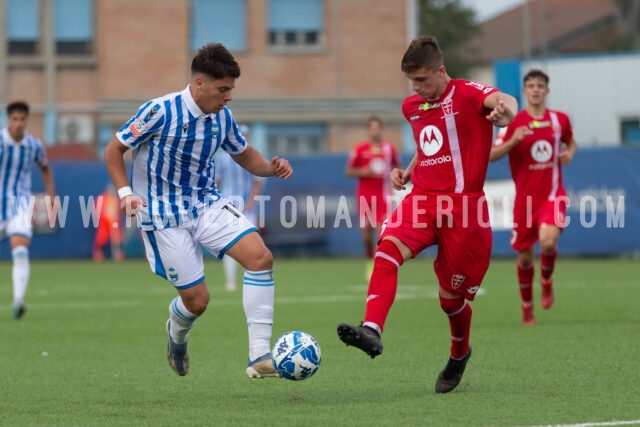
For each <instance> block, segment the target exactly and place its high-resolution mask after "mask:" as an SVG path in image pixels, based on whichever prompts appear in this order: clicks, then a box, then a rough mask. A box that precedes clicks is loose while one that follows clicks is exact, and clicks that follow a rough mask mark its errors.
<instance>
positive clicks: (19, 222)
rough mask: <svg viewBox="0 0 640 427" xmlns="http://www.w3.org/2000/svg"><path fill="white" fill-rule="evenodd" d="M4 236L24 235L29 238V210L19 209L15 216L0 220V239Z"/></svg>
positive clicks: (30, 227)
mask: <svg viewBox="0 0 640 427" xmlns="http://www.w3.org/2000/svg"><path fill="white" fill-rule="evenodd" d="M6 236H9V237H11V236H24V237H26V238H27V239H29V240H31V237H32V236H33V228H32V225H31V212H30V211H28V210H21V211H19V212H18V213H17V214H16V215H15V216H13V217H11V218H9V219H7V220H4V221H0V239H4V238H5V237H6Z"/></svg>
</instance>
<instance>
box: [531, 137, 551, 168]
mask: <svg viewBox="0 0 640 427" xmlns="http://www.w3.org/2000/svg"><path fill="white" fill-rule="evenodd" d="M551 156H553V147H551V144H550V143H549V141H545V140H544V139H540V140H538V141H536V142H534V143H533V145H532V146H531V157H533V160H535V161H536V162H538V163H545V162H548V161H549V160H551Z"/></svg>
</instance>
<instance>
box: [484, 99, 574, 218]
mask: <svg viewBox="0 0 640 427" xmlns="http://www.w3.org/2000/svg"><path fill="white" fill-rule="evenodd" d="M520 126H526V127H527V128H528V130H527V131H526V132H525V136H524V139H523V140H522V141H520V142H519V143H518V144H516V145H515V146H514V147H513V148H512V149H511V151H509V166H510V167H511V176H512V177H513V181H514V183H515V185H516V200H515V204H516V205H520V204H524V203H526V200H527V196H531V199H532V202H533V206H534V207H535V206H537V205H538V204H539V203H543V202H545V201H553V200H555V199H556V198H557V197H559V196H565V195H566V192H565V189H564V187H563V185H562V168H561V166H560V161H559V160H558V153H560V150H561V144H562V143H563V142H568V141H570V140H571V138H572V137H573V130H572V128H571V122H570V121H569V117H568V116H567V115H566V114H565V113H563V112H561V111H555V110H550V109H547V110H546V111H545V113H544V115H543V116H542V117H531V116H530V115H529V113H528V112H527V111H526V110H522V111H520V112H519V113H518V114H517V115H516V117H515V119H514V120H513V122H512V123H511V124H510V125H509V126H508V127H507V128H504V129H502V131H501V132H500V133H499V134H498V138H497V139H496V140H495V141H494V145H496V146H499V145H501V144H502V143H504V141H508V140H509V139H511V136H512V135H513V132H514V131H515V129H517V128H518V127H520Z"/></svg>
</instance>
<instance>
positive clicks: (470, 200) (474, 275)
mask: <svg viewBox="0 0 640 427" xmlns="http://www.w3.org/2000/svg"><path fill="white" fill-rule="evenodd" d="M483 196H484V195H483V194H482V193H473V194H466V195H461V194H430V195H418V194H415V193H413V192H412V193H410V194H409V195H408V196H407V197H405V199H404V200H403V201H402V203H401V204H400V206H398V208H397V209H396V210H395V211H394V212H393V214H392V215H391V217H390V218H389V219H388V220H387V221H385V223H384V224H383V227H382V234H381V235H380V240H382V239H383V238H385V237H390V236H392V237H396V238H397V239H399V240H400V241H401V242H402V243H404V244H405V245H406V246H407V247H408V248H409V249H411V251H412V253H413V256H414V257H415V256H417V255H418V254H419V253H420V252H422V251H423V250H424V249H426V248H427V247H429V246H432V245H438V255H437V256H436V259H435V262H434V263H433V267H434V270H435V272H436V275H437V276H438V282H439V284H440V287H441V288H443V289H444V290H445V291H447V292H449V293H453V294H459V295H461V296H463V297H464V298H466V299H468V300H470V301H472V300H473V299H474V298H475V296H476V293H477V292H478V289H479V287H480V284H481V283H482V279H483V278H484V275H485V274H486V272H487V269H488V268H489V261H490V259H491V243H492V236H493V235H492V232H491V224H490V223H489V212H488V208H487V202H486V200H485V198H484V197H483Z"/></svg>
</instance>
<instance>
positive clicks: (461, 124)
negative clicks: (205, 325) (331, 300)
mask: <svg viewBox="0 0 640 427" xmlns="http://www.w3.org/2000/svg"><path fill="white" fill-rule="evenodd" d="M402 71H403V72H404V74H405V76H406V77H407V78H408V79H409V81H410V82H411V86H412V89H413V91H414V92H416V93H415V94H414V95H411V96H409V97H407V98H406V99H405V100H404V102H403V104H402V113H403V114H404V116H405V118H406V119H407V121H408V122H409V124H410V125H411V129H412V131H413V135H414V138H415V141H416V146H417V150H416V154H415V156H414V157H413V159H412V160H411V163H410V164H409V166H408V167H407V168H406V169H404V170H403V169H394V170H393V171H392V172H391V184H392V185H393V187H394V188H396V189H404V186H405V184H406V183H407V182H408V181H409V179H411V181H412V183H413V188H412V190H411V192H410V193H409V194H408V195H407V196H406V197H405V198H404V200H403V201H402V203H401V204H400V205H399V206H398V208H397V209H396V210H394V212H393V214H392V215H391V217H390V218H389V219H388V220H387V221H385V224H384V225H383V229H382V235H381V236H380V239H379V245H378V249H377V251H376V255H375V261H374V268H373V274H372V276H371V280H370V282H369V289H368V291H367V301H366V310H365V315H364V321H363V323H362V324H361V325H360V326H354V325H350V324H348V323H341V324H340V325H338V336H339V337H340V339H341V340H342V341H343V342H344V343H346V344H347V345H352V346H355V347H357V348H359V349H361V350H363V351H364V352H365V353H367V354H368V355H369V356H371V357H372V358H373V357H376V356H378V355H379V354H381V353H382V341H381V339H380V336H381V334H382V331H383V328H384V322H385V321H386V319H387V316H388V314H389V310H390V309H391V306H392V304H393V302H394V299H395V296H396V291H397V287H398V269H399V267H400V266H401V265H402V264H403V263H404V262H405V261H406V260H408V259H409V258H414V257H415V256H416V255H418V254H419V253H420V252H421V251H422V250H424V249H425V248H427V247H429V246H432V245H438V255H437V256H436V260H435V262H434V270H435V273H436V276H437V279H438V284H439V289H438V295H439V299H440V306H441V307H442V310H443V311H444V312H445V314H446V315H447V317H448V319H449V325H450V330H451V349H450V357H449V360H448V362H447V364H446V366H445V368H444V369H443V370H442V371H441V372H440V374H439V375H438V378H437V380H436V384H435V391H436V392H437V393H447V392H449V391H451V390H453V389H454V388H455V387H456V386H457V385H458V384H459V383H460V380H461V379H462V374H463V373H464V370H465V367H466V365H467V362H468V360H469V358H470V356H471V347H470V346H469V335H470V329H471V312H472V311H471V306H470V305H469V304H468V303H467V301H472V300H473V299H474V297H475V295H476V293H477V292H478V289H479V287H480V284H481V282H482V279H483V278H484V275H485V273H486V271H487V269H488V267H489V259H490V256H491V236H492V234H491V228H490V224H489V218H488V216H489V215H488V208H487V203H486V200H485V198H484V191H483V187H484V181H485V177H486V172H487V167H488V164H489V153H490V152H491V144H492V139H493V126H494V125H495V126H506V125H508V124H509V123H511V121H512V120H513V118H514V116H515V113H516V112H517V110H518V103H517V101H516V99H515V98H514V97H512V96H510V95H507V94H505V93H502V92H500V91H499V90H497V89H495V88H492V87H489V86H486V85H483V84H480V83H476V82H470V81H466V80H458V79H452V78H451V77H449V75H448V74H447V70H446V68H445V66H444V63H443V57H442V51H441V50H440V47H439V46H438V43H437V42H436V40H435V39H434V38H432V37H426V36H423V37H419V38H417V39H415V40H413V41H412V42H411V44H410V45H409V47H408V49H407V51H406V52H405V54H404V57H403V58H402Z"/></svg>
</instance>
